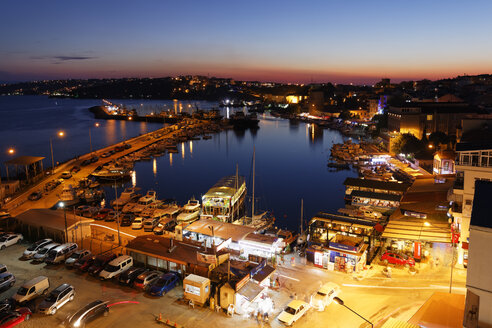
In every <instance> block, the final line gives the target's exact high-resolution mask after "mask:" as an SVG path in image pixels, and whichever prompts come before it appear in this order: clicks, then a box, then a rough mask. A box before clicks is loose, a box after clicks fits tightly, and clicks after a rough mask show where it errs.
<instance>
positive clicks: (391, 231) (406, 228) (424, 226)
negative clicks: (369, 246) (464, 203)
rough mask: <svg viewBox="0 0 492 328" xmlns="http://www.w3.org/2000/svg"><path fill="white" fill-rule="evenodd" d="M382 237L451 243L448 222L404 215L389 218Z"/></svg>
mask: <svg viewBox="0 0 492 328" xmlns="http://www.w3.org/2000/svg"><path fill="white" fill-rule="evenodd" d="M382 238H390V239H400V240H412V241H427V242H431V243H451V228H450V227H449V224H448V223H440V222H429V221H428V220H424V219H417V218H411V217H408V216H404V217H403V219H400V220H390V221H389V222H388V224H387V225H386V228H385V229H384V232H383V235H382Z"/></svg>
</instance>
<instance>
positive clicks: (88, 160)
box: [80, 159, 92, 166]
mask: <svg viewBox="0 0 492 328" xmlns="http://www.w3.org/2000/svg"><path fill="white" fill-rule="evenodd" d="M90 163H92V161H91V160H90V159H86V160H85V161H83V162H82V163H80V166H87V165H89V164H90Z"/></svg>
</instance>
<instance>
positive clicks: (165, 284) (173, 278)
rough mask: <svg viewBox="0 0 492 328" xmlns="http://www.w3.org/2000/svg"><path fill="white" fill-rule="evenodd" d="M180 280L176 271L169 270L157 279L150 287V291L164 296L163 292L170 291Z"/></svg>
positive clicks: (154, 294)
mask: <svg viewBox="0 0 492 328" xmlns="http://www.w3.org/2000/svg"><path fill="white" fill-rule="evenodd" d="M178 282H179V276H178V275H177V274H176V273H174V272H168V273H165V274H163V275H161V276H160V277H159V279H157V280H155V281H154V282H153V283H152V285H151V286H150V287H149V289H148V292H149V294H150V295H152V296H162V294H163V293H164V294H165V293H167V292H169V291H170V290H171V289H173V288H174V287H176V285H177V284H178Z"/></svg>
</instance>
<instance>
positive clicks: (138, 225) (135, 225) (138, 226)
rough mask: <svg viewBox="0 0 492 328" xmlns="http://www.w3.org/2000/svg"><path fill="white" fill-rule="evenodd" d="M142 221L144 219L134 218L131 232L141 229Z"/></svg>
mask: <svg viewBox="0 0 492 328" xmlns="http://www.w3.org/2000/svg"><path fill="white" fill-rule="evenodd" d="M143 221H144V219H143V218H141V217H136V218H135V220H133V222H132V229H133V230H138V229H142V228H143Z"/></svg>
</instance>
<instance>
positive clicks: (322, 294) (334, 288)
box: [311, 282, 340, 311]
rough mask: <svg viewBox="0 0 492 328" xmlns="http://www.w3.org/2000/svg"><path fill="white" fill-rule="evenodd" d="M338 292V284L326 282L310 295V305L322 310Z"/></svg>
mask: <svg viewBox="0 0 492 328" xmlns="http://www.w3.org/2000/svg"><path fill="white" fill-rule="evenodd" d="M338 294H340V286H338V285H337V284H335V283H334V282H327V283H326V284H324V285H323V286H321V288H320V289H319V290H318V291H317V292H316V294H314V295H313V296H312V298H311V306H312V307H314V308H315V309H317V310H318V311H324V310H325V307H327V306H328V305H330V304H331V302H332V301H333V298H335V297H337V296H338Z"/></svg>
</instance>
